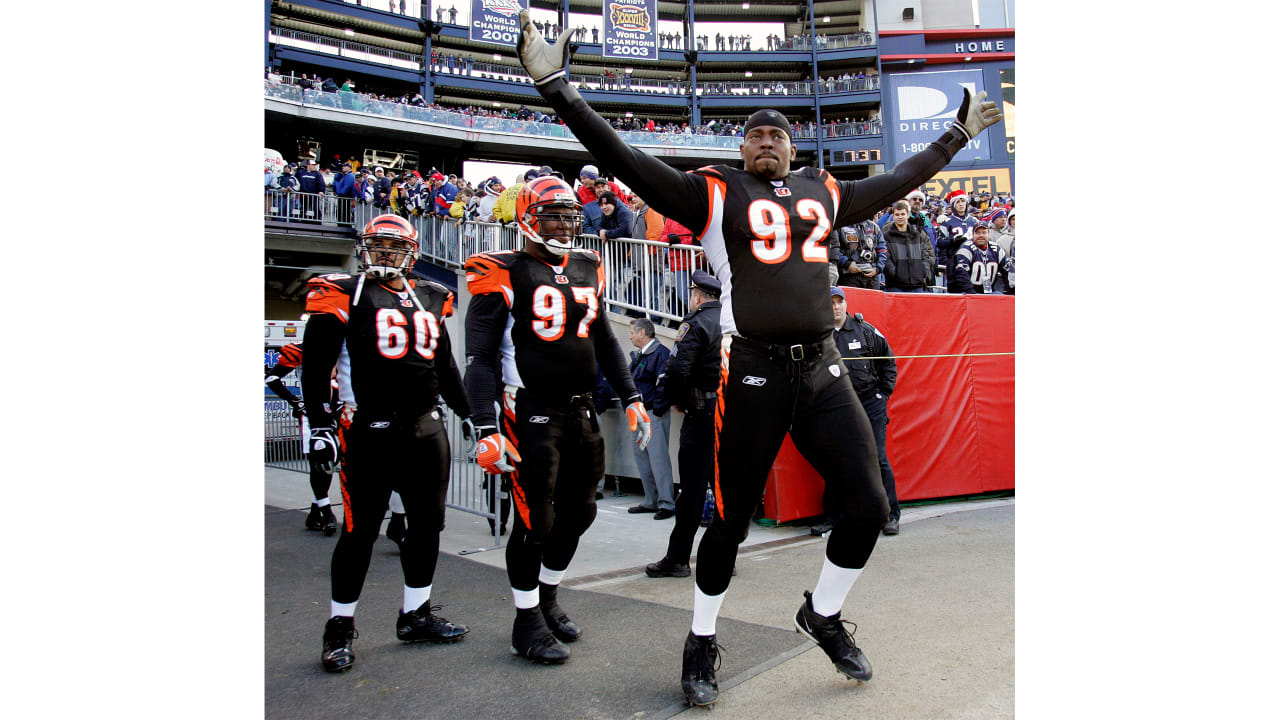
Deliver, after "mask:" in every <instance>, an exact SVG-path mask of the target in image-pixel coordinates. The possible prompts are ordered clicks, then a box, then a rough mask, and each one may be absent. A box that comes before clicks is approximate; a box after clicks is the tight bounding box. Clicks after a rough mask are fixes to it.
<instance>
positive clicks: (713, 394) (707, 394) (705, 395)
mask: <svg viewBox="0 0 1280 720" xmlns="http://www.w3.org/2000/svg"><path fill="white" fill-rule="evenodd" d="M694 392H696V393H698V394H699V395H701V396H702V399H703V400H716V399H718V398H719V397H720V393H719V392H717V391H715V390H695V391H694Z"/></svg>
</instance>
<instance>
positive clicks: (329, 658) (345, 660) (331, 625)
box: [320, 615, 360, 672]
mask: <svg viewBox="0 0 1280 720" xmlns="http://www.w3.org/2000/svg"><path fill="white" fill-rule="evenodd" d="M358 637H360V633H358V632H356V619H355V618H353V617H346V616H344V615H335V616H334V617H331V618H329V622H327V623H325V624H324V650H323V651H322V652H321V653H320V664H321V665H323V666H324V669H325V670H326V671H328V672H342V671H343V670H350V669H351V666H352V665H355V664H356V654H355V653H354V652H352V650H351V641H352V640H354V639H355V638H358Z"/></svg>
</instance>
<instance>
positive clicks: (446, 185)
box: [428, 173, 458, 217]
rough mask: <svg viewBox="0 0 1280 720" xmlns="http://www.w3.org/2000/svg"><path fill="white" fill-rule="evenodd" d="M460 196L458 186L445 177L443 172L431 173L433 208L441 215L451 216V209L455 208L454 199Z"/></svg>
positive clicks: (431, 210)
mask: <svg viewBox="0 0 1280 720" xmlns="http://www.w3.org/2000/svg"><path fill="white" fill-rule="evenodd" d="M457 198H458V187H457V186H456V185H454V184H453V183H451V182H448V181H447V180H445V179H444V175H442V174H441V173H433V174H432V175H431V201H430V207H431V209H430V210H429V211H428V212H433V213H435V214H436V215H439V216H441V217H449V210H450V209H452V208H453V201H454V200H456V199H457Z"/></svg>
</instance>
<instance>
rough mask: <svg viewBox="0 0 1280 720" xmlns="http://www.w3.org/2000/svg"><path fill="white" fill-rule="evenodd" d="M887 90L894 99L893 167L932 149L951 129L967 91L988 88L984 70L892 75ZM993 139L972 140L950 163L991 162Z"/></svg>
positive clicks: (980, 137) (984, 137) (986, 137)
mask: <svg viewBox="0 0 1280 720" xmlns="http://www.w3.org/2000/svg"><path fill="white" fill-rule="evenodd" d="M888 87H889V92H890V93H891V94H890V97H891V98H893V117H892V122H891V123H890V124H889V127H890V137H891V138H892V142H891V143H890V146H889V147H890V152H891V154H892V156H893V164H894V165H897V164H898V163H900V162H902V161H903V160H905V159H907V158H908V157H910V156H912V155H914V154H916V153H918V152H920V151H921V150H923V149H925V148H927V147H929V143H932V142H933V141H934V140H937V139H938V136H939V135H941V134H942V133H944V132H946V130H947V128H949V127H951V125H952V123H954V122H955V119H956V113H957V112H958V111H959V110H960V103H961V102H962V101H963V100H964V89H965V88H969V92H971V93H973V94H974V95H977V94H978V93H979V92H981V91H983V90H985V89H986V88H985V87H984V86H983V82H982V71H981V70H944V71H941V72H913V73H894V74H890V75H889V85H888ZM988 94H989V93H988ZM989 99H995V100H996V101H997V102H999V100H998V99H997V98H989ZM990 136H991V133H990V132H986V133H982V134H981V135H979V136H978V137H976V138H974V139H973V140H970V141H969V144H968V145H966V146H965V147H964V149H962V150H961V151H960V152H958V153H956V156H955V157H954V158H952V160H951V162H952V163H955V162H967V161H972V160H990V159H991V147H990V144H989V143H990Z"/></svg>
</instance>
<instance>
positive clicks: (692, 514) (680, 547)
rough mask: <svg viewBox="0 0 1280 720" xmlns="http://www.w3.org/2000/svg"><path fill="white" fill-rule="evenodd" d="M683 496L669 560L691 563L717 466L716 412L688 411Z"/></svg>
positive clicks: (683, 434)
mask: <svg viewBox="0 0 1280 720" xmlns="http://www.w3.org/2000/svg"><path fill="white" fill-rule="evenodd" d="M679 464H680V497H678V498H676V524H675V527H674V528H672V529H671V539H670V540H668V541H667V555H666V558H667V559H668V560H670V561H672V562H677V563H682V564H685V565H687V564H689V554H690V553H691V552H693V538H694V536H695V535H697V534H698V526H699V524H701V522H702V506H703V505H704V504H706V500H707V487H708V486H710V485H711V476H712V475H713V474H715V465H716V426H715V415H714V414H713V410H706V411H703V412H688V413H685V416H684V424H682V425H681V426H680V455H679Z"/></svg>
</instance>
